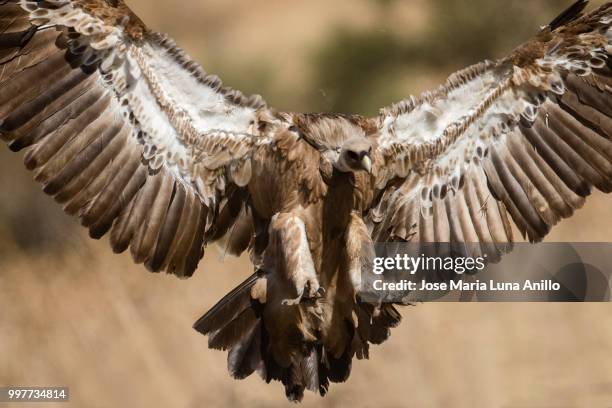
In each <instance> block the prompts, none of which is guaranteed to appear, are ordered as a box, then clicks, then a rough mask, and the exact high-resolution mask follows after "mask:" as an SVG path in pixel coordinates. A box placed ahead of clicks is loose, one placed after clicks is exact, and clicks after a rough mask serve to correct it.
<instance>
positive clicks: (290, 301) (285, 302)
mask: <svg viewBox="0 0 612 408" xmlns="http://www.w3.org/2000/svg"><path fill="white" fill-rule="evenodd" d="M301 301H302V295H300V296H298V297H296V298H295V299H284V300H283V301H281V304H282V305H283V306H295V305H299V304H300V302H301Z"/></svg>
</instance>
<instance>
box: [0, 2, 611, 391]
mask: <svg viewBox="0 0 612 408" xmlns="http://www.w3.org/2000/svg"><path fill="white" fill-rule="evenodd" d="M587 3H588V2H587V1H584V0H580V1H577V2H576V3H575V4H573V5H572V6H571V7H570V8H569V9H567V10H566V11H565V12H563V13H562V14H561V15H560V16H559V17H557V18H556V19H555V20H554V21H553V22H551V23H550V24H548V25H547V26H544V27H542V28H541V29H540V30H539V32H538V33H537V34H536V35H535V36H534V37H533V38H532V39H530V40H529V41H527V42H526V43H524V44H522V45H520V46H519V47H517V48H516V49H515V50H514V51H512V52H511V53H510V54H509V55H508V56H507V57H505V58H503V59H499V60H496V61H485V62H482V63H479V64H476V65H474V66H471V67H469V68H466V69H464V70H462V71H459V72H457V73H454V74H453V75H451V76H450V77H449V78H448V80H447V81H446V82H445V83H444V84H442V85H441V86H439V87H438V88H437V89H435V90H433V91H431V92H426V93H424V94H422V95H421V96H418V97H409V98H407V99H405V100H403V101H401V102H399V103H396V104H395V105H392V106H390V107H387V108H384V109H382V110H381V111H380V114H379V115H378V116H377V117H363V116H359V115H351V114H329V113H315V114H303V113H295V112H282V111H277V110H274V109H272V108H270V107H268V106H267V104H266V103H265V102H264V100H263V99H262V98H261V97H260V96H251V97H248V96H245V95H243V94H242V93H240V92H238V91H236V90H233V89H230V88H228V87H225V86H223V85H222V83H221V81H220V79H219V78H218V77H217V76H214V75H210V74H208V73H206V72H205V71H204V70H203V69H202V68H201V67H200V66H199V65H198V64H197V63H196V62H194V61H193V60H191V59H190V58H189V56H187V55H186V54H185V53H184V52H183V51H182V50H181V49H179V48H178V47H177V46H176V45H175V43H174V42H173V41H172V40H171V39H170V38H168V37H166V36H165V35H163V34H159V33H156V32H153V31H152V30H150V29H148V28H147V27H146V26H145V25H144V24H143V22H142V21H141V20H140V19H139V18H138V17H137V16H136V15H135V14H134V13H133V12H132V11H131V10H130V9H129V8H128V7H127V6H126V4H125V3H124V2H123V0H0V138H2V140H3V141H5V142H6V143H7V144H8V147H9V148H10V149H11V150H13V151H22V150H23V151H24V162H25V166H26V167H27V168H28V169H30V170H32V171H33V174H34V179H35V180H36V181H38V182H39V183H41V184H42V188H43V191H44V192H45V193H47V194H49V195H51V196H53V197H54V199H55V200H56V201H57V202H58V203H59V204H61V205H62V207H63V209H64V210H65V211H66V212H67V213H68V214H71V215H74V216H76V217H78V218H79V219H80V222H81V223H82V225H83V226H84V227H86V228H87V229H88V230H89V234H90V236H91V237H92V238H95V239H99V238H101V237H103V236H105V235H108V236H109V237H110V238H109V240H110V245H111V247H112V249H113V251H114V252H116V253H121V252H124V251H127V250H128V249H129V250H130V252H131V254H132V256H133V259H134V261H135V262H136V263H138V264H144V265H145V266H146V268H147V269H148V270H149V271H151V272H160V271H165V272H167V273H170V274H174V275H176V276H177V277H179V278H187V277H190V276H191V275H192V274H193V273H194V271H195V270H196V268H197V266H198V263H199V261H200V259H201V258H202V256H203V254H204V248H205V247H206V246H207V245H208V244H210V243H213V242H220V243H222V245H224V246H225V247H226V248H227V249H228V250H229V251H230V252H231V253H232V254H236V255H238V254H241V253H243V252H247V253H248V254H249V256H250V258H251V260H252V263H253V275H252V276H251V277H250V278H248V279H247V280H246V281H245V282H243V283H242V284H240V285H239V286H238V287H236V288H235V289H234V290H233V291H231V293H229V294H228V295H226V296H225V297H224V298H223V299H222V300H221V301H220V302H219V303H218V304H216V305H215V306H214V307H213V308H212V309H211V310H210V311H208V313H206V314H205V315H204V316H203V317H202V318H200V319H199V320H198V321H197V322H196V323H195V325H194V328H195V329H196V330H197V331H199V332H201V333H203V334H205V335H207V336H208V345H209V347H210V348H212V349H219V350H224V351H227V354H228V368H229V372H230V374H231V375H232V376H233V377H235V378H238V379H241V378H245V377H247V376H249V375H251V374H253V373H254V372H257V373H258V374H259V375H260V376H261V377H262V378H263V380H265V381H266V382H270V381H273V380H275V381H280V382H282V384H283V385H284V387H285V392H286V396H287V398H289V399H290V400H293V401H299V400H301V399H302V398H303V396H304V391H305V390H310V391H313V392H317V393H320V394H321V395H325V394H326V393H327V391H328V389H329V386H330V383H332V382H336V383H337V382H343V381H346V380H347V378H348V376H349V374H350V371H351V363H352V360H353V359H354V358H358V359H364V358H368V355H369V346H370V345H371V344H380V343H382V342H383V341H385V340H386V339H387V338H388V337H389V334H390V329H391V328H393V327H395V326H396V325H398V324H399V322H400V319H401V316H400V314H399V313H398V310H397V309H396V306H397V305H393V304H387V303H384V304H370V303H367V302H365V301H364V300H362V299H361V298H360V296H359V290H360V285H361V284H362V283H361V266H362V265H363V264H364V262H367V257H368V256H369V255H368V254H369V252H370V251H369V248H371V247H372V246H373V244H374V243H377V242H423V243H428V242H431V243H437V242H440V243H476V244H478V245H477V250H478V251H481V252H482V253H493V254H495V253H497V254H498V255H500V254H502V253H503V252H504V251H506V250H507V249H508V246H507V245H508V244H509V243H512V242H513V239H514V238H513V228H515V229H516V230H517V231H519V232H520V233H521V234H522V235H523V238H524V239H526V240H529V241H530V242H534V243H535V242H538V241H540V240H542V239H543V237H544V236H545V235H546V234H547V233H548V232H549V231H550V229H551V227H553V226H554V225H555V224H557V223H558V222H559V221H561V220H562V219H564V218H567V217H570V216H571V215H572V214H573V213H574V211H576V210H577V209H578V208H580V207H581V206H582V205H583V203H584V201H585V199H586V197H587V196H588V195H589V194H590V193H591V191H592V189H593V188H597V189H598V190H601V191H603V192H605V193H609V192H611V191H612V103H611V102H612V98H611V96H612V59H611V58H610V55H611V54H612V30H611V25H612V3H607V4H605V5H603V6H601V7H599V8H597V9H594V10H592V11H590V12H588V13H587V12H585V8H586V6H587ZM513 225H514V226H513Z"/></svg>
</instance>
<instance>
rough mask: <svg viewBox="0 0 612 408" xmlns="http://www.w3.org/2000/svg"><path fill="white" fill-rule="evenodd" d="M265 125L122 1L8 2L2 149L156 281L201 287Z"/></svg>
mask: <svg viewBox="0 0 612 408" xmlns="http://www.w3.org/2000/svg"><path fill="white" fill-rule="evenodd" d="M260 115H263V116H266V117H270V114H269V113H268V112H267V107H266V105H265V103H264V102H263V100H262V99H261V98H260V97H258V96H254V97H245V96H244V95H242V94H241V93H240V92H237V91H234V90H232V89H229V88H226V87H223V86H222V83H221V81H220V80H219V79H218V78H217V77H215V76H212V75H208V74H207V73H205V72H204V70H203V69H202V68H201V67H200V66H199V65H198V64H196V63H195V62H193V61H192V60H191V59H189V57H188V56H187V55H186V54H185V53H184V52H182V51H181V50H180V49H179V48H178V47H177V46H176V45H175V44H174V43H173V42H172V40H170V39H168V38H167V37H165V36H163V35H161V34H157V33H153V32H151V31H150V30H149V29H147V28H146V26H145V25H144V24H143V23H142V22H141V21H140V19H139V18H138V17H137V16H136V15H135V14H134V13H132V11H131V10H130V9H129V8H128V7H127V6H126V5H125V4H124V2H123V1H121V0H119V1H114V2H107V1H97V0H96V1H90V0H53V1H44V2H31V1H22V0H5V1H1V2H0V137H1V138H2V139H3V140H5V141H7V142H8V143H9V146H10V148H11V149H12V150H14V151H20V150H25V151H26V153H25V160H24V161H25V164H26V166H27V168H28V169H30V170H33V171H34V176H35V179H36V180H37V181H39V182H41V183H42V184H43V190H44V191H45V192H46V193H47V194H49V195H52V196H53V197H54V198H55V199H56V201H58V202H59V203H60V204H62V205H63V206H64V209H65V210H66V211H67V212H68V213H69V214H73V215H78V216H79V217H80V218H81V221H82V224H83V225H84V226H86V227H88V228H89V229H90V235H91V236H92V237H94V238H100V237H102V236H103V235H105V234H106V233H107V232H109V231H111V245H112V247H113V249H114V250H115V251H116V252H123V251H125V250H127V249H128V248H130V249H131V253H132V255H133V257H134V259H135V261H137V262H139V263H144V264H146V266H147V267H148V268H149V269H151V270H152V271H159V270H162V269H165V270H167V271H168V272H173V273H175V274H177V275H179V276H183V277H186V276H190V275H191V274H192V273H193V271H194V270H195V268H196V267H197V264H198V261H199V260H200V258H201V257H202V255H203V246H204V244H205V241H206V240H207V239H212V237H213V236H214V234H213V233H212V232H211V233H209V234H207V232H209V231H212V230H213V229H214V224H215V221H216V218H217V216H218V213H219V211H220V205H221V204H220V203H223V202H224V198H225V194H226V190H227V189H228V188H230V189H231V191H235V189H236V188H244V187H245V186H246V185H247V184H248V183H249V179H250V178H251V166H250V151H251V148H252V147H253V146H254V145H255V144H256V143H258V142H259V143H261V140H264V139H259V140H258V138H260V137H261V138H263V136H259V133H258V129H259V127H258V124H257V122H258V120H259V119H258V118H259V117H260ZM240 197H244V198H246V195H241V196H240ZM240 205H244V203H240ZM229 227H231V226H226V227H225V228H229ZM205 237H208V238H205Z"/></svg>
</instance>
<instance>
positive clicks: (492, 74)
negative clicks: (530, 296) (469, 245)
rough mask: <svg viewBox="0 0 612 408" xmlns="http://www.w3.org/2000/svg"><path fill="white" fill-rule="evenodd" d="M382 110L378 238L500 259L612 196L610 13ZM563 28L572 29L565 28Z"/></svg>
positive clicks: (552, 30)
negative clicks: (516, 238) (588, 201)
mask: <svg viewBox="0 0 612 408" xmlns="http://www.w3.org/2000/svg"><path fill="white" fill-rule="evenodd" d="M585 4H586V2H578V3H576V4H575V5H574V6H573V7H572V8H571V9H569V10H568V11H567V12H566V13H564V14H563V15H562V16H560V17H559V19H558V21H557V20H555V21H556V22H555V23H553V24H551V25H549V26H548V27H546V28H544V29H543V30H542V32H541V33H540V34H539V35H538V36H537V37H536V38H535V39H533V40H531V41H530V42H528V43H526V44H524V45H523V46H521V47H519V48H518V49H517V50H515V51H514V52H513V53H512V55H511V56H510V57H508V58H506V59H503V60H501V61H498V62H484V63H481V64H478V65H476V66H473V67H471V68H468V69H466V70H464V71H461V72H459V73H456V74H454V75H453V76H451V77H450V78H449V80H448V81H447V82H446V83H445V84H444V85H443V86H441V87H440V88H439V89H438V90H436V91H434V92H430V93H426V94H424V95H422V96H421V97H419V98H411V99H408V100H406V101H403V102H401V103H399V104H397V105H395V106H393V107H391V108H388V109H385V110H383V111H382V113H381V116H380V126H381V136H380V138H379V141H378V143H379V149H378V153H377V154H379V157H378V160H379V163H381V166H379V171H378V180H377V183H378V188H379V189H380V190H381V195H380V200H379V202H378V203H377V207H376V208H374V209H373V210H372V212H371V214H370V216H371V219H372V220H373V221H374V222H375V224H376V227H375V230H374V237H375V239H377V240H379V241H385V240H414V241H421V242H474V243H478V242H480V243H481V248H480V249H482V252H484V253H489V252H493V253H495V252H498V253H499V252H503V251H504V249H505V248H507V247H506V245H504V244H505V243H507V242H511V241H512V239H513V237H512V227H511V224H510V222H509V218H508V216H507V214H508V213H509V214H510V216H511V218H512V220H513V221H514V223H515V224H516V225H517V227H518V229H519V230H520V232H521V233H522V234H523V235H524V236H526V237H527V238H528V239H529V240H530V241H532V242H533V241H538V240H541V239H542V238H543V237H544V236H545V235H546V234H547V233H548V232H549V230H550V228H551V227H552V226H553V225H555V224H556V223H557V222H558V221H559V220H561V219H563V218H567V217H569V216H571V215H572V214H573V212H574V211H575V210H576V209H577V208H580V207H581V206H582V205H583V203H584V199H585V197H587V196H588V195H589V194H590V192H591V188H592V187H593V186H595V187H596V188H598V189H599V190H601V191H604V192H607V193H609V192H610V191H612V108H611V106H612V104H611V101H612V98H611V94H612V60H611V59H610V53H611V52H612V45H611V41H612V31H611V30H610V25H611V23H612V4H607V5H605V6H603V7H601V8H599V9H598V10H596V11H594V12H593V13H591V14H589V15H587V16H580V15H579V13H580V11H581V10H582V9H583V8H584V5H585ZM560 24H567V25H564V26H560Z"/></svg>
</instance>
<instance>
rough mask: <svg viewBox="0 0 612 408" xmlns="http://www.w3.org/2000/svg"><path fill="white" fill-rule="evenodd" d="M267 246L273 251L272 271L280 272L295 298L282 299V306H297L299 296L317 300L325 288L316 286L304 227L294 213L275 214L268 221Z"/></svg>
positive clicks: (316, 282)
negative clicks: (273, 248) (274, 265)
mask: <svg viewBox="0 0 612 408" xmlns="http://www.w3.org/2000/svg"><path fill="white" fill-rule="evenodd" d="M270 237H271V245H273V246H274V247H275V250H276V251H275V252H276V257H277V259H276V266H277V267H276V270H277V271H278V272H280V273H283V274H284V278H285V280H286V281H287V282H288V283H289V287H290V288H291V289H292V290H295V292H296V293H297V297H295V298H290V297H289V298H286V299H284V300H283V301H282V304H283V305H297V304H299V303H300V302H301V301H302V299H317V298H320V297H322V296H323V294H324V293H325V290H324V289H323V288H322V287H321V286H320V285H319V280H318V279H317V272H316V269H315V266H314V262H313V260H312V255H311V253H310V246H309V244H308V237H307V235H306V226H305V225H304V222H303V221H302V220H301V219H300V218H299V217H298V216H297V215H295V214H292V213H281V214H277V215H276V216H275V217H274V218H273V220H272V222H271V224H270Z"/></svg>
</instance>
